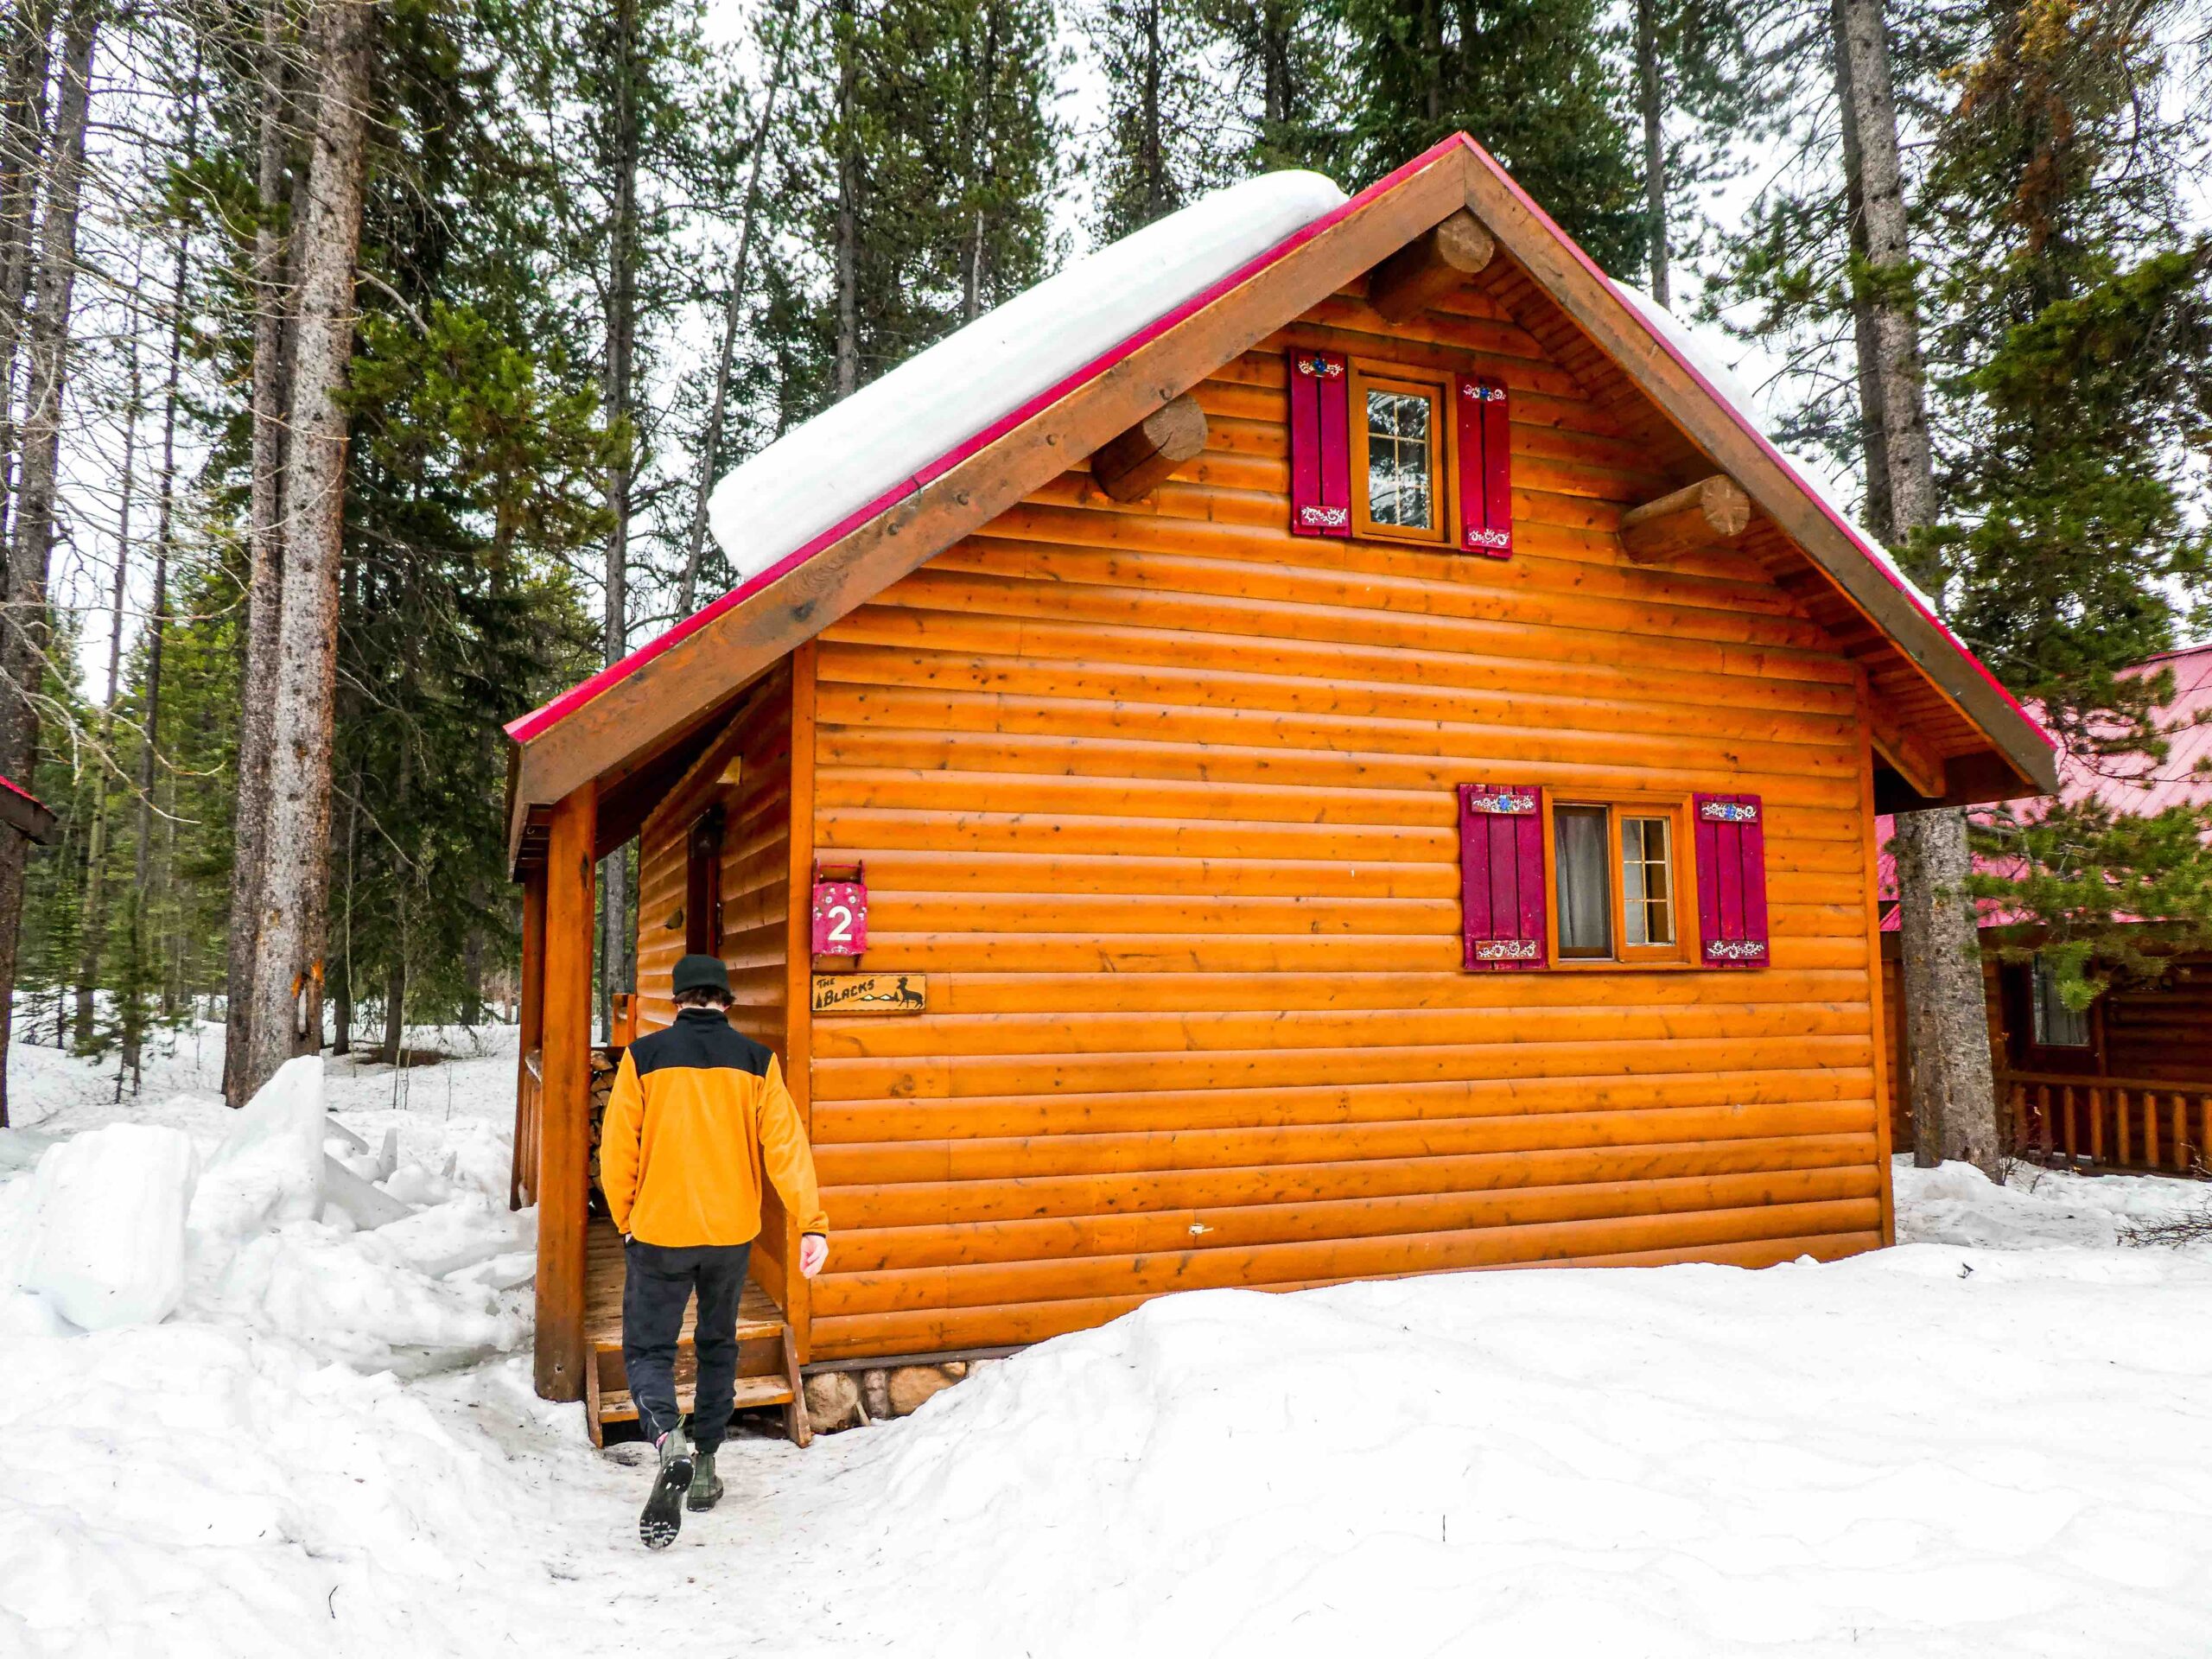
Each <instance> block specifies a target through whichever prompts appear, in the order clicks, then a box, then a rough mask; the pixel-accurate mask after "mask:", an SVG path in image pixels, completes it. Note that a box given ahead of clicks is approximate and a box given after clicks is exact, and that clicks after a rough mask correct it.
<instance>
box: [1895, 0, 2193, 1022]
mask: <svg viewBox="0 0 2212 1659" xmlns="http://www.w3.org/2000/svg"><path fill="white" fill-rule="evenodd" d="M2178 12H2179V9H2178V7H2176V6H2172V5H2162V6H2152V7H2148V8H2144V7H2139V6H2120V5H2112V4H2088V5H2068V6H2060V5H2056V4H2054V3H2052V0H2027V3H2024V4H2019V5H2017V6H2015V5H1999V6H1993V7H1991V8H1990V9H1989V10H1987V11H1986V13H1985V14H1984V16H1983V19H1982V24H1981V29H1980V34H1979V35H1978V37H1977V39H1976V41H1975V42H1974V44H1975V46H1976V48H1977V49H1976V51H1975V52H1974V55H1973V56H1972V57H1971V58H1970V59H1969V60H1967V62H1965V63H1964V64H1963V65H1962V66H1961V67H1960V68H1959V69H1958V70H1957V71H1956V72H1955V74H1954V75H1953V76H1952V78H1951V80H1952V85H1953V86H1955V89H1956V92H1957V94H1958V99H1959V102H1958V106H1957V111H1956V113H1955V117H1954V118H1953V119H1952V120H1951V121H1949V122H1948V123H1947V124H1945V125H1944V127H1943V128H1942V130H1941V132H1940V134H1939V137H1938V143H1937V147H1936V157H1935V163H1934V166H1933V168H1932V169H1931V173H1930V179H1929V188H1930V193H1931V195H1932V196H1933V197H1934V199H1935V201H1936V204H1937V208H1938V211H1940V212H1942V213H1945V214H1946V215H1947V216H1948V217H1950V218H1952V219H1954V221H1955V222H1960V223H1964V224H1968V225H1972V226H1975V227H1976V234H1975V235H1974V238H1973V240H1972V245H1971V246H1970V247H1969V248H1968V249H1967V250H1964V251H1962V257H1959V258H1958V259H1957V260H1956V261H1955V264H1953V266H1952V268H1951V270H1950V273H1949V279H1948V282H1947V283H1945V284H1944V287H1943V290H1942V296H1941V300H1942V316H1943V325H1942V329H1941V331H1940V334H1939V336H1938V343H1937V357H1938V362H1939V368H1940V369H1942V371H1943V374H1942V381H1943V384H1942V391H1943V394H1944V396H1945V397H1946V400H1947V402H1948V404H1949V405H1950V407H1951V410H1952V411H1953V416H1952V420H1951V421H1950V422H1949V423H1947V425H1948V426H1949V428H1950V429H1951V430H1953V431H1955V432H1956V433H1957V434H1959V435H1960V441H1959V442H1956V444H1955V448H1954V450H1953V452H1952V453H1950V454H1948V455H1947V456H1946V458H1945V459H1946V463H1947V464H1946V467H1945V471H1946V475H1947V481H1948V496H1949V500H1950V505H1951V512H1950V514H1949V515H1948V518H1946V520H1945V522H1943V523H1942V524H1940V525H1938V526H1936V527H1935V528H1934V529H1933V530H1931V531H1930V532H1929V534H1928V535H1927V536H1926V537H1923V541H1922V543H1921V548H1920V554H1921V558H1922V560H1923V563H1924V564H1925V565H1927V566H1929V567H1930V568H1931V569H1934V570H1936V571H1937V572H1939V573H1940V574H1941V575H1942V576H1943V577H1945V578H1947V579H1948V580H1949V582H1951V583H1952V584H1953V586H1954V587H1955V589H1956V591H1957V592H1958V594H1959V595H1960V599H1959V602H1958V604H1957V606H1956V608H1955V614H1956V616H1957V619H1958V624H1959V626H1961V629H1962V630H1964V631H1965V632H1966V633H1967V636H1968V637H1969V638H1970V639H1973V640H1974V642H1975V644H1976V645H1977V646H1978V647H1979V649H1980V651H1981V652H1983V654H1984V656H1985V658H1986V660H1988V662H1989V663H1990V664H1991V666H1992V667H1993V669H1994V670H1995V671H1997V672H1998V673H1999V676H2000V677H2002V678H2003V679H2004V680H2005V683H2007V684H2008V685H2011V686H2012V687H2013V688H2014V689H2015V690H2018V691H2019V692H2021V693H2022V694H2023V695H2025V696H2031V697H2032V698H2034V699H2035V700H2036V702H2037V704H2038V706H2039V707H2040V709H2042V710H2043V714H2044V720H2045V721H2046V723H2047V724H2049V725H2050V727H2051V728H2052V729H2053V730H2054V731H2056V733H2057V734H2059V735H2060V736H2061V738H2062V739H2063V741H2064V742H2065V743H2066V745H2067V747H2068V748H2069V751H2070V752H2071V753H2073V754H2075V756H2077V757H2079V758H2080V759H2081V760H2082V761H2083V762H2084V763H2086V764H2088V765H2089V766H2093V767H2094V768H2097V769H2099V770H2102V771H2106V772H2110V773H2113V774H2117V775H2120V776H2123V777H2124V776H2126V775H2128V774H2130V773H2132V772H2136V771H2138V770H2139V769H2140V768H2141V767H2142V766H2144V765H2145V763H2146V762H2148V763H2149V764H2151V765H2152V766H2155V765H2156V763H2157V762H2158V760H2162V759H2163V758H2164V753H2165V747H2166V746H2165V736H2166V734H2164V733H2162V732H2161V731H2160V730H2159V729H2158V727H2157V723H2156V721H2155V720H2154V719H2153V718H2152V709H2155V707H2156V706H2157V705H2158V703H2159V702H2163V701H2164V700H2165V699H2167V698H2168V697H2169V696H2171V691H2172V683H2171V674H2162V673H2148V674H2145V673H2130V672H2126V671H2128V670H2131V669H2133V668H2134V667H2136V665H2138V664H2141V663H2142V662H2143V660H2144V659H2145V658H2146V657H2149V656H2150V655H2152V653H2154V652H2159V651H2162V650H2164V649H2166V648H2167V647H2168V646H2170V645H2172V644H2173V643H2174V640H2175V637H2176V632H2177V625H2178V624H2179V623H2180V622H2181V620H2183V611H2184V607H2185V606H2186V605H2187V604H2188V603H2189V601H2191V600H2192V599H2196V600H2201V599H2202V596H2203V595H2204V594H2205V593H2206V588H2207V572H2208V556H2212V537H2208V533H2207V531H2206V530H2205V528H2204V526H2205V522H2206V520H2205V507H2206V505H2207V502H2206V497H2205V491H2204V488H2203V485H2202V477H2201V471H2200V469H2199V468H2198V467H2196V465H2195V464H2194V463H2193V461H2192V456H2191V452H2192V449H2193V448H2195V447H2196V445H2198V444H2199V443H2201V441H2202V433H2203V431H2204V430H2205V429H2206V424H2207V422H2208V419H2212V238H2203V237H2202V236H2190V235H2189V234H2187V233H2185V232H2183V231H2182V230H2180V229H2179V228H2178V226H2180V225H2181V224H2182V223H2183V222H2185V215H2184V213H2183V211H2182V203H2181V200H2180V197H2181V193H2182V190H2183V182H2184V176H2185V175H2184V173H2183V163H2184V162H2185V159H2186V156H2187V146H2188V144H2189V142H2190V139H2189V136H2188V135H2187V134H2186V133H2185V132H2184V131H2183V130H2180V129H2179V128H2178V127H2177V126H2176V125H2175V124H2172V121H2171V117H2170V116H2168V115H2167V114H2165V113H2164V111H2165V110H2166V109H2167V108H2168V107H2170V104H2169V99H2168V98H2166V97H2164V96H2161V93H2162V92H2164V91H2165V90H2166V89H2167V88H2168V87H2170V86H2171V73H2172V71H2171V68H2170V67H2169V66H2168V65H2167V63H2166V61H2165V60H2164V54H2163V52H2162V50H2161V48H2160V45H2159V41H2160V37H2161V34H2162V32H2163V31H2164V29H2165V28H2166V27H2167V25H2168V24H2169V23H2171V22H2172V21H2173V20H2174V19H2175V18H2176V17H2177V16H2178ZM2112 792H2113V793H2115V794H2117V795H2119V796H2120V798H2122V800H2123V802H2124V798H2125V796H2126V788H2125V786H2124V785H2114V786H2113V791H2112ZM2209 838H2212V814H2208V813H2207V812H2205V811H2203V810H2199V809H2192V808H2189V807H2175V808H2171V809H2169V810H2167V811H2165V812H2164V813H2163V814H2160V815H2157V816H2154V817H2147V818H2141V817H2134V816H2133V815H2131V814H2129V813H2127V812H2126V810H2125V809H2124V805H2123V806H2122V808H2121V809H2120V810H2114V809H2113V807H2112V806H2110V805H2107V804H2102V803H2095V802H2092V803H2088V804H2071V805H2068V804H2048V805H2037V806H2035V807H2031V808H2029V809H2027V810H2007V811H2004V812H2001V813H1999V814H1995V815H1993V817H1992V819H1991V821H1990V823H1989V824H1988V826H1987V828H1986V829H1985V830H1984V831H1983V833H1981V834H1980V836H1978V841H1979V842H1980V845H1981V847H1982V849H1983V850H1984V851H1985V853H1986V854H1988V855H1991V856H1992V857H1993V860H1994V861H1995V863H1996V867H1997V872H1998V873H1996V874H1990V875H1987V876H1985V877H1984V878H1983V879H1982V880H1980V881H1978V882H1977V884H1976V885H1977V887H1978V888H1979V890H1980V892H1981V893H1983V894H1984V895H1985V896H1987V897H1992V898H1996V899H1999V900H2000V901H2002V902H2003V903H2004V904H2005V905H2006V906H2008V907H2009V908H2011V909H2013V910H2015V911H2017V912H2024V913H2025V914H2026V915H2027V916H2028V917H2030V918H2032V919H2031V924H2029V925H2024V926H2022V927H2020V928H2017V929H2014V930H2012V931H2011V933H2010V934H2009V935H2008V938H2007V949H2008V954H2010V955H2012V956H2014V957H2020V956H2024V955H2025V954H2027V953H2028V952H2029V951H2030V950H2031V949H2040V950H2043V951H2044V953H2045V954H2046V955H2047V957H2049V959H2050V963H2051V965H2052V966H2053V967H2054V968H2055V969H2056V975H2057V979H2058V982H2059V985H2060V988H2061V993H2062V995H2064V996H2065V997H2066V998H2067V1000H2068V1001H2069V1002H2070V1003H2072V1004H2073V1005H2074V1006H2075V1007H2086V1006H2087V1005H2088V1002H2089V1001H2090V1000H2091V999H2092V998H2093V997H2094V995H2095V994H2096V992H2097V991H2098V990H2100V989H2101V988H2102V987H2103V986H2104V985H2106V984H2107V983H2109V982H2111V981H2112V980H2113V978H2115V977H2122V978H2127V979H2134V980H2143V979H2149V978H2155V977H2156V976H2158V974H2159V973H2160V972H2162V971H2163V969H2164V965H2165V963H2166V961H2167V959H2168V958H2169V957H2170V955H2171V952H2172V951H2173V950H2181V949H2201V948H2204V947H2205V946H2206V945H2209V944H2212V851H2208V846H2207V842H2208V839H2209ZM2131 918H2151V919H2152V923H2153V924H2154V925H2152V926H2149V927H2145V926H2141V925H2137V924H2136V923H2135V922H2134V921H2133V920H2132V919H2131Z"/></svg>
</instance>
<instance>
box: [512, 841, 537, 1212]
mask: <svg viewBox="0 0 2212 1659" xmlns="http://www.w3.org/2000/svg"><path fill="white" fill-rule="evenodd" d="M518 1014H520V1015H521V1019H520V1020H519V1022H518V1025H517V1027H516V1028H515V1039H516V1040H515V1147H514V1173H513V1175H512V1178H511V1179H510V1181H509V1190H508V1193H507V1202H508V1205H509V1207H510V1208H512V1209H516V1210H519V1209H520V1208H522V1206H523V1205H524V1204H526V1203H528V1202H530V1201H531V1199H533V1198H536V1197H537V1119H538V1092H539V1091H538V1088H537V1078H536V1077H534V1076H532V1075H531V1056H532V1055H534V1054H535V1053H536V1052H537V1050H538V1047H539V1046H540V1045H541V1044H542V1043H543V1041H544V1038H545V872H544V871H543V870H542V869H537V870H531V871H529V872H528V873H527V874H524V877H523V881H522V1006H521V1007H520V1008H519V1009H518Z"/></svg>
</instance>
